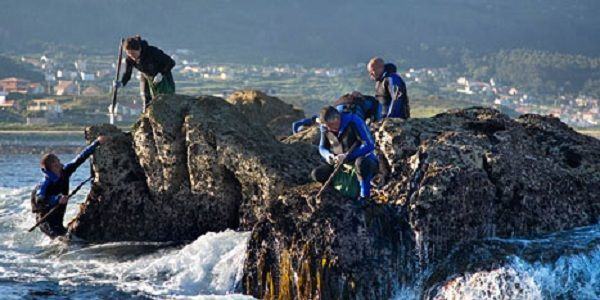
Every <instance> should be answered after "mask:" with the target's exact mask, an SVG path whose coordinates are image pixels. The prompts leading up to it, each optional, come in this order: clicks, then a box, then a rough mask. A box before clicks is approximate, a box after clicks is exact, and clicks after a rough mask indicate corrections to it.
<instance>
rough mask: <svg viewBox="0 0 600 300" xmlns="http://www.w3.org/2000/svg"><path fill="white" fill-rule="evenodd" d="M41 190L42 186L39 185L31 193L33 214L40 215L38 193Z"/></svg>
mask: <svg viewBox="0 0 600 300" xmlns="http://www.w3.org/2000/svg"><path fill="white" fill-rule="evenodd" d="M39 188H40V185H39V184H38V185H36V186H35V187H34V188H33V190H32V191H31V212H32V213H38V212H40V211H41V210H40V207H39V205H38V203H37V192H38V189H39Z"/></svg>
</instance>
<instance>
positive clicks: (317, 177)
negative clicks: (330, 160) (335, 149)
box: [310, 164, 333, 183]
mask: <svg viewBox="0 0 600 300" xmlns="http://www.w3.org/2000/svg"><path fill="white" fill-rule="evenodd" d="M331 173H333V166H331V165H330V164H321V165H320V166H318V167H316V168H314V169H313V170H312V172H311V173H310V177H311V178H312V180H313V181H317V182H320V183H325V181H327V179H329V176H331Z"/></svg>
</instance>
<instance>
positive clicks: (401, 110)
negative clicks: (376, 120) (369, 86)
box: [367, 57, 410, 119]
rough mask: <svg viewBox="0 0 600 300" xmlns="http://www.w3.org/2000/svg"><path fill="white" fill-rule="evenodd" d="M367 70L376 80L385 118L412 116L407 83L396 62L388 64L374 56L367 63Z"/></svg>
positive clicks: (377, 95)
mask: <svg viewBox="0 0 600 300" xmlns="http://www.w3.org/2000/svg"><path fill="white" fill-rule="evenodd" d="M367 71H368V72H369V76H370V77H371V79H372V80H373V81H375V97H376V98H377V100H379V102H380V103H381V105H382V107H383V108H382V115H383V118H402V119H408V118H409V117H410V106H409V103H408V95H407V94H406V84H405V83H404V80H402V78H401V77H400V75H398V74H397V73H396V66H395V65H394V64H391V63H388V64H386V63H385V62H384V61H383V59H381V58H379V57H374V58H372V59H371V60H370V61H369V63H368V64H367Z"/></svg>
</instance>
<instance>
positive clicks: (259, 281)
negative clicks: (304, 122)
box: [70, 96, 600, 299]
mask: <svg viewBox="0 0 600 300" xmlns="http://www.w3.org/2000/svg"><path fill="white" fill-rule="evenodd" d="M236 106H237V108H236ZM236 106H234V105H232V104H230V103H228V102H226V101H224V100H222V99H219V98H215V97H198V98H193V97H185V96H166V97H160V98H159V99H157V100H156V101H154V103H153V104H152V106H151V107H150V109H149V111H148V112H147V113H145V114H144V115H143V116H142V118H141V119H140V121H139V122H138V123H137V125H136V126H135V128H134V129H133V130H132V132H131V134H128V133H122V132H120V131H119V130H117V129H116V128H114V127H111V126H98V127H93V128H91V129H90V130H88V139H92V138H94V137H95V136H97V135H98V134H109V135H112V136H114V137H116V138H115V140H114V141H113V142H112V143H111V144H110V145H106V146H103V147H101V148H100V149H99V150H98V152H97V153H96V154H95V157H94V164H93V165H94V171H95V172H96V180H95V183H94V186H93V188H92V191H91V192H90V195H88V198H87V200H86V202H85V203H84V205H83V209H82V210H81V212H80V214H79V215H78V217H77V219H76V220H75V221H74V223H73V224H72V225H71V226H70V227H71V230H72V231H73V232H74V233H75V234H77V235H78V236H80V237H82V238H85V239H89V240H94V241H114V240H158V241H164V240H189V239H194V238H196V237H197V236H199V235H201V234H203V233H204V232H206V231H216V230H222V229H225V228H241V229H250V228H252V231H253V232H252V235H251V238H250V241H249V245H248V251H247V260H246V263H245V267H244V280H243V283H242V286H243V291H244V292H245V293H248V294H251V295H254V296H256V297H260V298H270V299H273V298H280V299H287V298H321V299H337V298H358V299H379V298H386V297H390V296H391V295H392V293H393V291H394V288H395V287H396V286H397V285H398V284H401V283H407V282H410V281H411V280H412V279H414V277H415V274H417V273H418V272H419V271H421V270H423V269H424V268H429V267H432V266H435V264H436V263H438V262H440V261H442V260H443V259H444V258H445V257H447V255H448V254H449V253H450V252H451V250H452V249H454V248H455V246H456V245H458V244H461V243H466V242H469V241H476V240H479V239H482V238H488V237H494V236H497V237H511V236H518V237H525V236H531V235H536V234H542V233H548V232H553V231H558V230H562V229H568V228H573V227H577V226H583V225H588V224H592V223H595V222H597V219H598V215H599V213H600V188H599V187H600V141H599V140H597V139H594V138H591V137H588V136H584V135H581V134H578V133H577V132H575V131H573V130H572V129H570V128H569V127H568V126H566V125H564V124H563V123H561V122H560V121H559V120H558V119H555V118H550V117H541V116H537V115H525V116H522V117H520V118H518V119H516V120H514V119H510V118H509V117H507V116H506V115H503V114H501V113H499V112H498V111H496V110H493V109H487V108H470V109H464V110H454V111H449V112H447V113H443V114H439V115H437V116H435V117H432V118H425V119H410V120H385V121H384V122H383V123H381V124H374V125H373V126H372V130H373V131H374V136H375V139H376V141H377V145H378V149H377V150H378V152H379V153H380V155H381V158H382V161H381V163H382V165H383V166H385V169H387V170H386V171H387V172H386V174H387V178H385V180H384V183H383V184H382V185H381V188H380V189H379V190H376V191H373V193H374V194H375V199H376V200H375V202H376V203H374V204H372V205H370V206H368V207H366V208H359V207H357V206H355V205H354V203H353V201H352V200H350V199H345V198H343V197H341V196H340V195H339V194H337V193H334V192H331V191H329V192H326V193H325V195H324V197H323V199H322V203H321V204H319V205H316V203H314V197H315V194H316V193H317V190H318V188H319V186H318V185H317V184H308V185H306V183H307V182H308V173H309V172H310V170H311V169H312V168H313V167H314V166H316V165H317V164H318V163H319V160H320V159H319V156H318V153H317V150H316V149H315V147H314V139H315V138H316V135H318V129H317V128H316V127H314V128H311V129H309V130H307V131H305V132H302V133H301V134H297V135H295V136H293V137H290V138H287V139H285V140H284V142H279V141H278V140H277V139H276V138H275V137H274V135H273V134H272V131H271V129H269V128H268V124H269V122H271V121H269V120H273V118H271V117H265V118H264V119H260V118H259V117H258V115H262V114H264V115H268V114H267V113H265V112H264V111H263V110H268V108H269V106H268V105H267V106H261V107H260V109H258V110H253V109H250V110H248V111H245V112H244V109H248V108H244V107H241V108H240V107H239V106H240V105H238V104H236ZM242 106H243V105H242ZM273 109H274V110H275V111H278V108H277V106H276V105H275V106H274V108H273ZM252 111H254V112H252ZM276 115H277V113H274V114H271V116H276ZM288 125H289V124H288ZM311 207H314V208H315V209H314V211H313V210H312V209H311Z"/></svg>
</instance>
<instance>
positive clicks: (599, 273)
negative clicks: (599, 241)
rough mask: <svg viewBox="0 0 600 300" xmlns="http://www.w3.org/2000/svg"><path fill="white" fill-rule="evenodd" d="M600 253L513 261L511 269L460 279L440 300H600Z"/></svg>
mask: <svg viewBox="0 0 600 300" xmlns="http://www.w3.org/2000/svg"><path fill="white" fill-rule="evenodd" d="M598 266H600V249H596V250H594V251H592V252H590V253H589V254H586V255H584V254H579V255H568V256H563V257H560V258H559V259H558V260H557V261H556V262H553V263H539V262H536V263H528V262H526V261H524V260H522V259H520V258H518V257H513V258H512V259H511V260H510V263H508V264H507V265H505V266H503V267H500V268H497V269H493V270H490V271H481V272H476V273H471V274H467V275H464V276H460V277H457V278H455V279H453V280H451V281H450V282H448V283H447V284H445V285H444V287H442V289H441V290H440V291H439V293H438V295H437V297H439V299H600V268H599V267H598Z"/></svg>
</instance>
